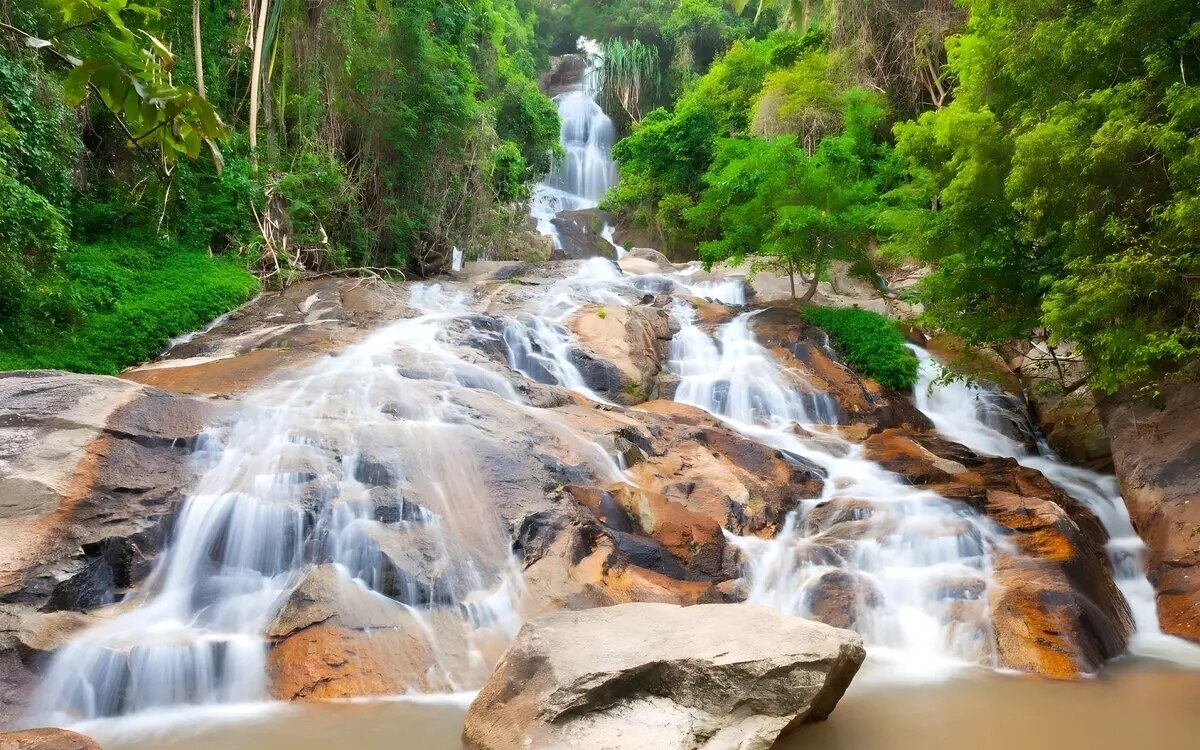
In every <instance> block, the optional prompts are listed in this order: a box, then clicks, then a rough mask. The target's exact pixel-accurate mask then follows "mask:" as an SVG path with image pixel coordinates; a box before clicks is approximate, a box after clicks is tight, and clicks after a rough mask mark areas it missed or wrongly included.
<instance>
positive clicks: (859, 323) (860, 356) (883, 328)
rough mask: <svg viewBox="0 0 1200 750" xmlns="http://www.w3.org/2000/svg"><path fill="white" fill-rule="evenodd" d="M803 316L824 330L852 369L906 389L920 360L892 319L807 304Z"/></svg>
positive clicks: (862, 312)
mask: <svg viewBox="0 0 1200 750" xmlns="http://www.w3.org/2000/svg"><path fill="white" fill-rule="evenodd" d="M804 319H805V320H807V321H808V322H809V323H812V324H813V325H815V326H817V327H818V328H823V329H825V332H826V333H828V334H829V336H830V339H831V340H832V341H833V344H834V346H836V347H837V350H838V352H839V353H840V354H841V355H842V356H843V357H845V359H846V361H847V362H848V363H850V365H851V366H852V367H854V369H855V370H857V371H859V372H861V373H862V374H864V375H866V376H867V377H869V378H874V379H875V381H876V382H878V383H879V384H880V385H882V386H885V387H887V388H893V389H895V390H907V389H909V388H912V386H913V384H914V383H916V382H917V369H918V365H919V363H918V362H917V358H916V357H915V356H913V353H912V352H911V351H909V349H908V346H907V344H906V343H905V341H904V336H903V335H901V333H900V331H898V330H896V326H895V325H894V324H893V323H892V321H890V320H888V319H887V318H885V317H883V316H882V315H880V314H879V313H874V312H871V311H870V310H860V309H858V308H856V307H815V306H814V307H807V308H805V310H804Z"/></svg>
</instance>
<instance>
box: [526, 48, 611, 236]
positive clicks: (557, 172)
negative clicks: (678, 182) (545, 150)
mask: <svg viewBox="0 0 1200 750" xmlns="http://www.w3.org/2000/svg"><path fill="white" fill-rule="evenodd" d="M582 43H583V42H582V40H581V44H582ZM591 59H592V58H591V56H589V60H591ZM595 81H596V67H595V64H594V63H591V62H589V66H588V68H587V69H586V70H585V71H584V73H583V75H582V76H581V77H580V80H579V81H578V82H577V83H576V84H575V85H574V86H573V87H572V88H571V90H569V91H567V92H565V93H562V94H559V95H558V96H557V97H555V99H554V102H555V104H556V105H558V116H559V118H560V119H561V120H562V129H561V131H560V134H559V145H560V146H561V147H562V156H561V158H556V159H554V160H553V163H552V164H551V167H550V174H549V175H548V176H547V177H546V179H545V181H543V182H541V183H539V184H538V185H536V186H535V187H534V190H533V200H532V201H531V204H530V214H531V215H532V216H533V218H534V219H536V220H537V225H538V231H539V232H540V233H541V234H543V235H546V236H548V237H551V238H553V239H554V243H555V247H561V243H560V242H559V239H558V231H557V230H556V229H555V228H554V225H553V224H552V223H551V222H552V220H553V219H554V217H555V215H556V214H558V213H559V212H562V211H579V210H583V209H589V208H596V207H597V206H599V205H600V201H601V199H603V198H604V194H605V193H607V192H608V190H609V188H611V187H612V186H613V185H615V184H616V182H617V166H616V164H615V163H614V162H613V158H612V147H613V144H614V143H615V142H616V135H617V133H616V127H615V126H614V124H613V121H612V118H610V117H609V116H608V115H606V114H605V113H604V110H603V109H601V107H600V105H599V104H598V103H597V102H596V96H597V95H598V93H599V92H598V91H597V90H596V86H595ZM612 232H613V229H612V228H611V227H606V228H605V239H608V240H609V241H611V239H612V238H611V235H612ZM613 245H614V246H615V245H616V243H615V242H614V243H613Z"/></svg>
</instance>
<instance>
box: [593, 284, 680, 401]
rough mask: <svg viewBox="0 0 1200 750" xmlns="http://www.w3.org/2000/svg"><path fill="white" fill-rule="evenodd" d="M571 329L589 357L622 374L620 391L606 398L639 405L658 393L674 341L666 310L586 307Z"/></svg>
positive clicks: (644, 307) (618, 389) (639, 307)
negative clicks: (658, 379) (659, 379)
mask: <svg viewBox="0 0 1200 750" xmlns="http://www.w3.org/2000/svg"><path fill="white" fill-rule="evenodd" d="M570 328H571V331H572V332H573V333H574V334H575V339H576V341H578V342H579V345H580V347H581V348H583V349H584V350H585V351H586V352H587V354H588V355H590V356H591V357H593V358H598V359H601V360H604V361H606V362H608V363H609V364H611V365H612V367H613V368H615V370H616V371H617V373H619V375H620V379H621V383H620V385H619V387H618V388H615V389H610V392H609V393H606V394H605V395H607V396H609V397H610V398H612V399H614V400H616V401H619V402H622V403H627V404H637V403H641V402H643V401H645V400H647V399H648V398H649V397H650V395H651V394H652V393H654V392H655V390H656V386H657V378H658V375H659V373H660V372H661V371H662V370H663V369H664V365H665V362H666V352H667V350H668V347H669V346H670V341H671V326H670V316H669V315H668V314H667V311H666V310H662V309H658V308H654V307H646V306H642V305H638V306H633V307H626V306H621V305H617V306H605V305H586V306H584V307H582V308H580V310H579V311H578V312H576V313H575V315H574V316H572V318H571V321H570Z"/></svg>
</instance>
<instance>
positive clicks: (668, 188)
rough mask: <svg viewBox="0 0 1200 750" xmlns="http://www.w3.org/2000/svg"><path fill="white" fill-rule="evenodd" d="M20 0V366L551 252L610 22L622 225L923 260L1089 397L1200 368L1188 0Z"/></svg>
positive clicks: (3, 286)
mask: <svg viewBox="0 0 1200 750" xmlns="http://www.w3.org/2000/svg"><path fill="white" fill-rule="evenodd" d="M2 12H3V18H0V22H2V24H3V25H2V26H0V52H2V54H0V351H2V352H3V353H4V359H3V362H0V364H2V365H3V366H4V367H17V366H22V365H25V366H62V367H70V368H72V369H83V370H96V371H106V372H107V371H113V370H115V369H118V368H120V367H121V366H124V365H125V364H129V363H130V362H132V361H135V360H136V359H137V358H139V357H144V356H148V355H149V354H150V353H153V351H155V349H156V347H158V346H161V345H162V344H163V343H164V342H165V340H166V337H168V336H170V335H172V332H171V330H169V329H174V328H176V327H179V326H194V325H196V324H197V323H198V322H200V321H201V319H202V318H203V317H204V316H206V315H209V314H210V312H212V311H214V310H219V309H229V308H230V307H232V306H235V305H236V304H239V303H240V302H241V301H242V300H243V299H244V298H245V297H246V296H247V295H249V294H252V293H253V292H254V290H255V289H257V288H258V287H259V285H260V284H266V285H282V284H287V283H290V282H291V281H292V280H294V279H296V278H301V277H303V276H304V275H305V274H312V273H327V272H343V271H350V270H353V271H355V272H360V273H367V274H374V275H381V276H393V277H395V276H398V275H400V274H405V273H407V274H413V273H416V274H435V273H437V272H439V271H441V270H442V269H444V268H445V266H446V264H447V262H448V259H449V257H450V254H451V252H452V249H453V248H460V249H464V250H466V251H467V252H468V253H471V254H476V255H479V254H487V253H496V252H505V253H508V254H509V255H511V256H513V257H520V256H521V252H522V250H521V248H522V247H526V248H527V247H528V243H529V237H528V234H527V233H528V231H529V229H528V225H527V224H526V221H527V207H526V205H525V202H526V201H527V200H528V199H529V196H530V188H531V186H532V185H533V184H534V183H535V182H536V181H537V180H538V179H540V178H541V177H542V176H543V175H545V174H546V173H547V172H548V170H549V169H550V168H551V165H552V161H553V158H554V156H555V153H556V150H557V149H558V145H557V141H558V134H559V122H558V116H557V112H556V108H555V105H554V103H553V102H552V101H550V100H549V99H548V98H547V97H546V95H544V94H543V93H542V91H541V89H540V87H539V76H541V75H542V74H543V73H545V72H546V71H547V70H548V69H549V68H550V60H551V55H557V54H563V53H569V52H574V51H576V50H577V49H578V43H579V38H580V37H582V36H586V37H590V38H592V39H594V40H596V41H597V42H598V43H599V46H600V47H601V48H604V49H608V50H610V51H615V53H614V60H618V59H619V60H620V61H622V65H623V67H621V68H620V71H616V72H614V71H610V73H611V75H610V76H609V78H608V79H607V81H608V85H607V87H606V92H607V98H606V99H605V103H606V105H607V106H608V108H609V109H610V110H612V111H611V112H610V114H612V115H613V116H614V118H615V119H616V120H617V124H618V127H619V129H620V130H621V132H622V135H623V136H625V137H624V138H623V139H622V140H620V142H619V143H618V144H617V145H616V147H615V149H614V155H615V157H616V159H617V161H618V162H619V166H620V171H621V180H620V182H619V184H618V185H617V187H616V188H615V189H614V190H613V191H612V192H611V193H610V194H609V195H608V196H607V198H606V199H605V202H604V207H605V208H606V209H608V210H610V211H612V212H614V213H616V214H618V216H619V219H620V221H621V222H622V223H624V224H625V225H626V226H633V227H641V228H642V229H643V230H646V231H645V235H646V236H650V237H654V238H655V239H657V241H658V242H659V244H660V245H661V246H663V247H664V248H668V249H675V250H684V251H690V252H694V253H696V255H697V257H700V258H701V259H702V260H703V261H704V262H706V263H709V264H712V263H718V262H727V261H728V262H736V261H742V260H747V261H750V262H751V264H752V267H755V268H773V269H776V270H783V271H784V272H785V273H788V274H789V275H793V276H794V277H795V278H797V280H798V281H799V284H797V287H796V296H797V297H804V296H806V295H808V294H809V292H810V290H811V289H813V288H815V284H816V283H817V282H818V281H819V280H820V279H821V278H823V277H824V276H825V275H826V274H827V273H828V270H829V268H830V267H831V264H833V263H845V264H847V265H848V266H849V267H851V268H852V269H854V270H855V272H857V273H860V274H861V275H863V276H864V277H865V278H868V279H870V280H871V281H872V283H877V282H878V281H879V277H878V274H877V271H878V270H879V269H881V268H886V267H887V266H889V265H890V264H898V263H907V264H914V265H917V266H919V267H920V268H922V269H923V272H924V274H925V275H924V278H923V279H922V281H921V282H920V283H919V285H918V286H917V287H916V289H915V292H914V293H913V297H912V299H911V300H910V301H911V302H913V303H917V304H918V308H917V309H919V310H920V319H919V322H920V323H921V324H922V325H924V326H925V327H927V328H929V329H933V330H938V331H944V332H948V333H951V334H954V335H955V336H956V337H958V338H959V339H961V340H962V341H964V342H966V343H967V344H970V345H973V346H976V347H1002V346H1004V345H1005V344H1007V343H1009V342H1014V341H1020V342H1038V344H1039V345H1044V346H1046V347H1049V348H1050V350H1051V351H1054V350H1055V349H1056V348H1057V347H1060V346H1061V347H1063V348H1064V349H1069V350H1070V351H1072V352H1075V353H1077V354H1078V355H1079V356H1080V357H1082V359H1083V360H1086V362H1087V366H1088V369H1089V377H1088V378H1087V379H1086V381H1080V382H1076V383H1067V382H1063V383H1061V384H1060V385H1061V386H1062V387H1063V388H1066V389H1070V388H1074V387H1079V386H1080V385H1081V384H1082V383H1083V382H1088V383H1090V384H1091V385H1093V386H1095V387H1097V388H1099V389H1102V390H1104V391H1110V392H1111V391H1117V390H1120V389H1122V388H1127V387H1134V388H1144V387H1146V386H1147V385H1152V384H1153V383H1154V382H1155V381H1156V379H1159V378H1161V377H1163V376H1164V375H1169V374H1170V373H1171V372H1172V371H1173V370H1177V369H1179V368H1181V367H1183V366H1185V365H1187V364H1188V363H1190V362H1194V361H1196V360H1197V359H1198V355H1200V247H1198V245H1200V6H1197V4H1196V3H1195V2H1192V1H1189V0H1126V1H1124V2H1121V1H1118V0H1090V1H1089V2H1084V3H1078V2H1068V1H1067V0H1020V1H1019V2H1018V1H1017V0H958V1H956V0H890V1H889V2H886V3H880V2H876V1H875V0H761V1H758V0H755V1H753V2H746V0H456V1H455V2H452V3H447V2H440V1H439V0H372V2H367V1H366V0H330V1H328V2H320V3H310V4H307V5H306V4H296V3H287V2H284V1H283V0H143V1H142V2H132V1H131V0H31V1H30V2H24V3H7V4H4V5H3V11H2ZM616 53H619V54H616ZM616 67H619V66H617V65H616V63H615V62H614V68H616ZM648 82H653V85H649V84H648ZM156 264H157V265H161V266H162V267H163V268H164V269H166V270H164V271H163V273H154V272H150V271H149V266H152V265H156ZM172 268H179V269H183V268H186V269H188V270H187V274H188V275H189V278H190V280H191V281H190V283H189V284H183V285H181V284H177V283H176V282H175V281H172V279H173V278H174V279H178V278H180V277H178V276H176V277H173V276H172V274H171V272H170V271H169V269H172ZM168 310H169V311H170V314H168V312H167V311H168ZM180 311H182V312H181V314H179V315H176V314H175V313H176V312H180ZM189 311H190V312H189ZM105 316H110V317H108V318H106V317H105ZM112 316H115V317H112ZM122 316H125V317H127V318H129V319H131V320H133V319H139V320H140V319H141V318H162V319H166V320H171V321H173V323H171V324H169V325H165V326H158V325H152V324H149V323H148V322H144V323H142V324H139V325H137V326H135V328H136V329H137V330H141V331H143V332H144V335H143V337H142V339H141V340H139V341H136V342H132V343H131V345H129V346H125V347H122V349H121V351H120V352H115V353H114V352H110V353H108V354H105V353H102V349H103V347H100V346H98V344H97V340H96V338H95V337H98V336H102V335H107V334H101V333H97V332H98V331H101V330H103V329H104V326H103V325H101V324H100V321H102V320H108V319H112V320H122V319H125V318H123V317H122ZM89 332H91V333H89ZM179 332H181V331H174V333H179ZM51 339H53V340H55V341H65V342H67V344H66V345H65V346H59V345H58V344H55V347H48V345H47V344H46V342H47V341H49V340H51ZM66 351H72V352H74V354H73V355H72V356H71V357H66V356H65V355H64V354H63V352H66ZM56 352H57V353H56ZM87 352H93V353H95V354H94V355H89V354H86V353H87Z"/></svg>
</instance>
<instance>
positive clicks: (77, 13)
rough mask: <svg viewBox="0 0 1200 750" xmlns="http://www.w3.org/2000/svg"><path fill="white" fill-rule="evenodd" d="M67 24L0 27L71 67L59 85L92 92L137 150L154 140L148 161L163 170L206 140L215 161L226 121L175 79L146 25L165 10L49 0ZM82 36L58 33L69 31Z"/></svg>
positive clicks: (127, 3) (121, 1)
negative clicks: (44, 34)
mask: <svg viewBox="0 0 1200 750" xmlns="http://www.w3.org/2000/svg"><path fill="white" fill-rule="evenodd" d="M53 5H54V6H55V7H56V8H57V10H58V12H59V14H60V15H61V17H62V20H63V23H65V24H66V26H65V27H64V28H63V29H61V30H60V31H58V32H56V33H54V34H53V35H51V38H49V39H42V38H39V37H37V36H34V35H33V34H30V33H28V32H26V31H23V30H21V29H19V28H17V27H15V26H12V25H9V24H7V23H0V29H3V30H4V31H6V32H8V33H9V34H11V35H14V36H16V37H18V38H19V39H21V40H22V41H23V42H24V44H25V45H27V46H28V47H32V48H34V49H39V50H43V51H44V52H46V53H47V54H49V55H51V56H53V57H54V58H55V59H57V60H58V61H59V62H60V63H62V64H63V65H65V66H68V67H69V68H70V72H69V73H68V74H67V76H66V79H65V80H64V82H63V93H64V96H65V98H66V100H67V102H68V103H69V104H71V105H76V104H79V103H80V102H82V101H83V100H84V98H85V97H86V96H87V94H88V92H89V91H90V92H92V93H94V94H95V95H96V96H97V97H98V98H99V99H100V100H101V101H102V102H103V103H104V105H105V106H106V107H107V108H108V109H109V110H110V111H111V112H112V113H113V115H114V116H115V117H116V120H117V122H118V123H119V124H120V126H121V128H122V130H123V131H124V133H125V136H126V138H127V144H128V145H129V146H130V147H131V148H133V149H135V150H137V151H139V152H141V153H143V154H144V153H145V149H147V148H150V147H154V148H155V149H156V151H157V153H156V154H155V156H154V157H153V158H148V161H149V163H150V165H151V166H152V167H153V168H154V169H155V171H156V172H157V173H158V174H159V175H160V176H161V177H163V178H166V177H167V176H169V175H170V173H171V170H172V169H173V168H174V165H175V163H176V162H177V161H178V160H179V159H180V158H184V157H186V158H193V159H194V158H196V157H198V156H199V155H200V151H201V149H202V148H203V146H205V145H207V146H208V148H209V150H210V151H211V153H212V156H213V159H214V161H215V162H216V163H217V165H218V168H219V167H220V164H221V152H220V151H219V149H218V148H217V143H216V142H217V140H219V139H221V138H223V137H224V136H225V126H224V125H223V124H222V122H221V119H220V117H218V115H217V112H216V110H215V109H214V108H213V106H212V105H211V104H209V103H208V101H207V100H205V99H204V97H203V96H201V95H200V93H199V92H198V91H196V89H194V88H192V87H190V86H185V85H182V84H177V83H175V82H174V81H173V80H172V75H171V71H172V69H173V68H174V66H175V62H176V58H175V56H174V55H173V54H172V53H171V50H170V49H169V48H168V47H167V46H166V44H164V43H163V42H162V41H161V40H159V39H158V38H157V37H156V36H154V35H153V34H151V33H150V31H148V25H149V24H150V23H151V22H153V21H155V20H156V19H158V18H160V17H161V15H162V13H161V11H160V10H159V9H158V8H157V7H155V6H150V5H141V4H138V3H135V2H132V0H53ZM85 32H86V36H85V37H84V38H82V39H80V40H79V41H77V42H73V41H71V40H69V39H68V40H67V41H63V40H62V39H60V38H63V39H67V38H69V37H70V36H72V34H73V33H74V34H76V35H78V34H84V33H85Z"/></svg>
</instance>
